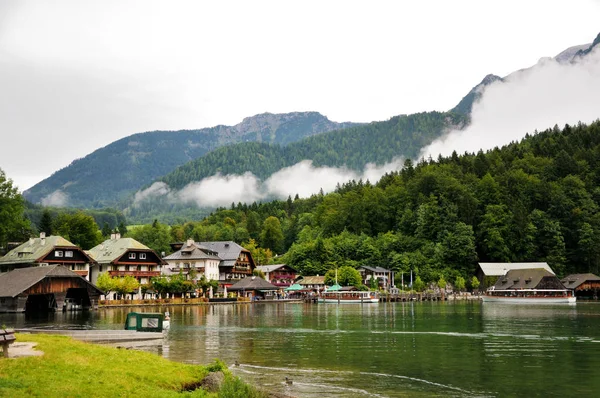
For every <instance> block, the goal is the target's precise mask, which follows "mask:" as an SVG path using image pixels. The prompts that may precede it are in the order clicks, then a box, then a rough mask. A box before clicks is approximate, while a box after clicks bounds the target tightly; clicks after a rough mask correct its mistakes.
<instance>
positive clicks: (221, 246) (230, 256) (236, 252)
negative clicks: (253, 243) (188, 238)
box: [199, 240, 250, 262]
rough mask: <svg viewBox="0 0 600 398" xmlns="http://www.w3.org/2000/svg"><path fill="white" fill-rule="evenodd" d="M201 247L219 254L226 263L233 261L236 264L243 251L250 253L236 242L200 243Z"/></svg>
mask: <svg viewBox="0 0 600 398" xmlns="http://www.w3.org/2000/svg"><path fill="white" fill-rule="evenodd" d="M199 243H200V245H202V246H204V247H207V248H209V249H210V250H212V251H215V252H217V253H219V257H221V258H222V259H223V260H224V261H227V260H230V261H231V260H233V261H234V262H235V261H236V260H237V259H238V257H239V256H240V253H241V252H242V251H246V252H248V253H250V252H249V251H248V250H246V249H244V248H243V247H242V246H240V245H238V244H237V243H235V242H234V241H231V240H228V241H221V242H199Z"/></svg>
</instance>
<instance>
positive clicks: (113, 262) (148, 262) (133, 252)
mask: <svg viewBox="0 0 600 398" xmlns="http://www.w3.org/2000/svg"><path fill="white" fill-rule="evenodd" d="M87 253H88V255H89V256H90V257H91V258H92V259H93V260H94V261H95V263H96V264H95V265H94V266H92V267H91V268H90V279H89V280H90V281H91V282H92V283H94V284H95V283H96V281H97V280H98V275H100V274H101V273H103V272H108V274H109V275H110V276H111V277H125V276H133V277H134V278H135V279H137V280H138V282H140V284H147V283H150V279H151V278H152V277H155V276H160V274H161V268H162V266H163V265H166V262H165V261H163V260H162V258H160V256H159V255H158V254H157V253H156V252H155V251H154V250H152V249H150V248H149V247H148V246H146V245H144V244H142V243H140V242H138V241H137V240H135V239H133V238H121V234H112V235H111V236H110V239H107V240H105V241H104V242H102V243H100V244H99V245H98V246H96V247H93V248H92V249H90V250H88V251H87Z"/></svg>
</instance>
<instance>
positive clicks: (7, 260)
mask: <svg viewBox="0 0 600 398" xmlns="http://www.w3.org/2000/svg"><path fill="white" fill-rule="evenodd" d="M57 247H59V248H73V249H74V250H79V246H77V245H74V244H73V243H71V242H69V241H68V240H66V239H65V238H63V237H62V236H54V235H51V236H47V237H45V238H31V239H29V240H28V241H27V242H25V243H23V244H21V245H19V246H17V247H15V248H14V249H12V250H11V251H9V252H8V253H6V255H5V256H4V257H0V264H20V263H34V262H36V261H37V260H38V259H40V258H42V257H44V256H46V255H47V254H48V253H50V252H51V251H52V250H54V249H55V248H57ZM19 253H21V255H20V256H19Z"/></svg>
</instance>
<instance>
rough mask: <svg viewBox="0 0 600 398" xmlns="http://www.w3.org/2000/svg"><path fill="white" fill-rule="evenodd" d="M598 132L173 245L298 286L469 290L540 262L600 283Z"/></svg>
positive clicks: (227, 225) (190, 230) (238, 213)
mask: <svg viewBox="0 0 600 398" xmlns="http://www.w3.org/2000/svg"><path fill="white" fill-rule="evenodd" d="M599 183H600V122H595V123H592V124H591V125H589V126H588V125H584V124H579V125H577V126H569V125H566V126H565V127H564V128H563V129H562V130H561V129H560V128H558V127H557V126H555V127H554V128H552V129H549V130H546V131H543V132H540V133H538V132H535V133H534V134H531V135H530V134H528V135H527V136H526V137H525V138H524V139H523V140H522V141H521V142H518V143H516V142H513V143H510V144H508V145H506V146H504V147H502V148H494V149H493V150H490V151H487V152H483V151H479V152H478V153H465V154H463V155H460V156H459V155H458V154H457V153H456V152H455V153H453V154H452V155H451V156H448V157H439V158H438V159H435V160H434V159H423V160H421V161H419V162H418V163H417V164H413V162H411V161H410V160H407V161H406V162H405V165H404V168H403V169H402V170H400V171H398V172H394V173H390V174H387V175H386V176H384V177H383V178H382V179H381V180H380V181H379V182H377V183H376V184H371V183H370V182H369V181H350V182H347V183H345V184H342V185H340V186H338V188H337V189H336V191H335V192H333V193H330V194H327V195H325V194H323V193H320V194H316V195H313V196H312V197H310V198H307V199H301V198H298V197H295V198H291V197H290V198H288V199H287V200H284V201H272V202H268V203H261V204H257V203H253V204H242V203H238V204H232V206H231V208H228V209H225V208H222V209H218V210H217V211H215V212H213V213H212V214H211V215H210V216H208V217H207V218H206V219H204V220H203V221H201V222H187V223H184V224H180V225H174V226H173V227H172V228H171V235H172V238H173V239H176V240H183V239H185V238H187V237H193V238H194V239H196V240H198V241H207V240H229V239H231V240H235V241H238V242H248V241H250V240H251V242H253V244H254V245H256V246H258V247H260V248H262V249H263V250H268V251H270V252H271V253H273V257H269V256H266V257H265V256H263V257H262V261H266V262H277V263H280V262H285V263H287V264H289V265H290V266H292V267H294V268H296V269H297V270H298V271H299V272H301V273H302V274H304V275H314V274H321V275H323V274H325V273H326V272H327V271H328V270H330V269H333V268H335V267H342V266H351V267H358V266H360V265H371V266H382V267H386V268H391V269H393V270H395V271H398V272H404V273H409V272H410V271H411V270H412V271H413V273H415V274H416V275H418V276H420V278H421V279H422V280H423V281H426V282H433V281H437V280H439V279H440V278H442V277H443V278H444V279H445V280H449V281H454V280H456V278H457V277H461V278H464V279H465V280H467V281H468V280H471V277H472V275H473V273H474V271H475V268H476V264H477V262H511V261H512V262H534V261H535V262H537V261H546V262H548V263H549V264H550V266H551V267H552V268H553V269H554V270H555V272H556V273H557V275H559V276H564V275H566V274H570V273H576V272H594V273H597V272H598V265H599V264H598V261H599V254H600V245H598V244H597V242H598V239H599V238H600V214H599V212H598V204H599V203H600V188H599Z"/></svg>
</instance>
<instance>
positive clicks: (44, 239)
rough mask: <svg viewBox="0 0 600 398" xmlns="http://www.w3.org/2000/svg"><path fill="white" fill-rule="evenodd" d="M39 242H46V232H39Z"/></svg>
mask: <svg viewBox="0 0 600 398" xmlns="http://www.w3.org/2000/svg"><path fill="white" fill-rule="evenodd" d="M40 243H41V244H42V246H44V245H45V244H46V233H45V232H40Z"/></svg>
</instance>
